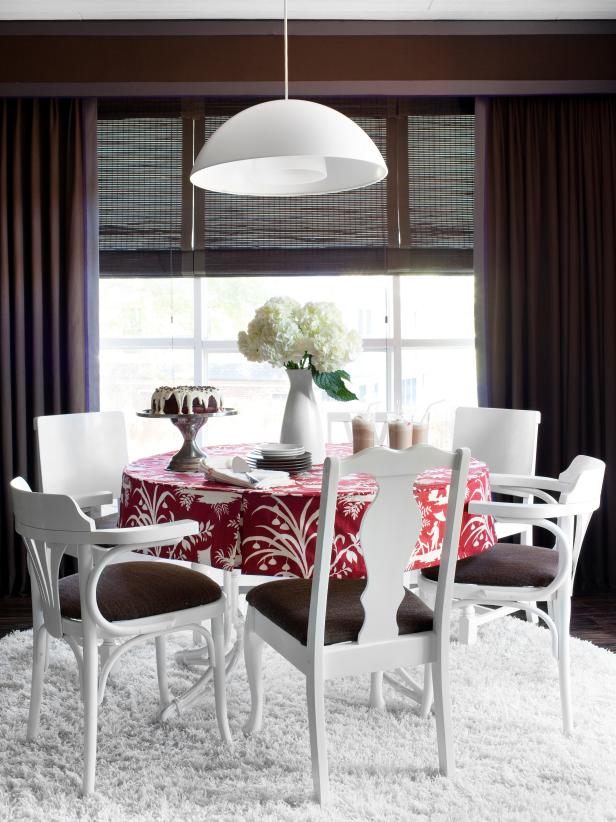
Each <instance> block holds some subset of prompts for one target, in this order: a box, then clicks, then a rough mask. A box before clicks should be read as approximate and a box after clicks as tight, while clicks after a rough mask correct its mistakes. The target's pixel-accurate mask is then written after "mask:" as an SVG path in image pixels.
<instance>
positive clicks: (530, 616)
mask: <svg viewBox="0 0 616 822" xmlns="http://www.w3.org/2000/svg"><path fill="white" fill-rule="evenodd" d="M531 530H532V529H531ZM527 544H528V545H532V542H529V543H527ZM528 604H529V605H535V606H536V605H537V603H536V602H529V603H528ZM526 621H527V622H532V623H533V625H538V624H539V617H538V616H537V614H533V612H532V611H526Z"/></svg>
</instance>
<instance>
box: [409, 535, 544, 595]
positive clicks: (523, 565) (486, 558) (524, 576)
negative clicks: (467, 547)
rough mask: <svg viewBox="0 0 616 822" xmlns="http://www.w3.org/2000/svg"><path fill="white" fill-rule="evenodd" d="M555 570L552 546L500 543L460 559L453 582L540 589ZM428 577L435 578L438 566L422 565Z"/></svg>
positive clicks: (425, 575) (424, 573) (423, 573)
mask: <svg viewBox="0 0 616 822" xmlns="http://www.w3.org/2000/svg"><path fill="white" fill-rule="evenodd" d="M557 570H558V553H557V552H556V551H553V550H552V549H551V548H536V547H535V546H533V545H512V544H510V543H508V542H499V543H497V544H496V545H495V546H494V547H493V548H491V549H490V550H489V551H484V552H483V553H482V554H475V556H473V557H467V558H466V559H461V560H459V562H458V564H457V565H456V582H460V583H467V584H474V585H501V586H505V587H513V588H520V587H527V586H528V587H533V588H543V587H545V586H546V585H549V584H550V582H552V580H553V579H554V577H555V576H556V572H557ZM421 573H422V575H423V576H424V577H426V578H427V579H432V580H436V579H437V578H438V566H436V567H434V568H424V569H423V570H422V572H421Z"/></svg>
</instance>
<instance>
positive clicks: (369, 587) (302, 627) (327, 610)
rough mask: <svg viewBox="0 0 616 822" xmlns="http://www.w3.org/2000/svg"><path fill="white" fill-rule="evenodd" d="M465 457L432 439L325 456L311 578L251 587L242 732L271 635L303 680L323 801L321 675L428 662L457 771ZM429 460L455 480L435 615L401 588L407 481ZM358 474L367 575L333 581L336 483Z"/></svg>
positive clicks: (411, 503) (253, 727) (413, 508)
mask: <svg viewBox="0 0 616 822" xmlns="http://www.w3.org/2000/svg"><path fill="white" fill-rule="evenodd" d="M469 457H470V455H469V452H468V450H467V449H459V450H458V451H457V452H456V453H455V454H452V453H449V452H446V451H440V450H438V449H436V448H433V447H431V446H428V445H423V446H417V447H414V448H409V449H407V450H406V451H392V450H390V449H384V448H371V449H368V450H366V451H363V452H361V453H359V454H356V455H354V456H351V457H348V458H346V459H342V460H340V459H337V458H333V457H328V458H327V459H326V460H325V464H324V470H323V484H322V490H321V507H320V514H319V527H318V534H317V544H316V553H315V565H314V573H313V578H312V580H305V579H293V580H281V581H278V582H273V583H266V584H265V585H261V586H259V587H257V588H254V589H253V590H252V591H250V592H249V593H248V596H247V602H248V610H247V614H246V625H245V638H244V654H245V660H246V669H247V672H248V681H249V684H250V691H251V697H252V707H251V712H250V717H249V719H248V721H247V723H246V725H245V731H246V733H253V732H256V731H258V730H259V729H260V727H261V722H262V712H263V683H262V679H261V654H262V649H263V644H264V642H267V643H268V644H269V645H271V646H272V647H273V648H274V649H275V650H276V651H278V653H280V654H281V655H282V656H284V657H285V658H286V659H288V660H289V661H290V662H291V663H292V664H293V665H294V666H295V667H296V668H298V669H299V670H300V671H301V672H302V673H303V674H304V675H305V677H306V694H307V702H308V726H309V732H310V751H311V758H312V776H313V783H314V792H315V796H316V798H317V800H318V801H320V802H321V803H322V804H324V803H326V802H327V800H328V797H329V776H328V765H327V743H326V736H325V716H324V692H323V688H324V681H325V680H327V679H333V678H335V677H339V676H348V675H357V674H360V673H362V672H371V673H372V672H373V671H381V670H390V669H394V668H398V667H400V666H401V665H409V666H416V665H424V666H426V667H428V670H430V669H429V666H431V675H432V677H433V680H434V695H435V704H436V708H435V713H436V729H437V739H438V755H439V768H440V771H441V773H443V774H445V775H448V774H451V773H452V772H453V769H454V753H453V739H452V730H451V715H450V713H451V712H450V696H449V673H448V648H449V617H450V610H451V586H452V582H453V576H454V571H455V565H456V559H457V549H458V542H459V535H460V524H461V518H462V508H463V504H464V495H465V490H466V479H467V473H468V464H469ZM434 467H445V468H450V469H452V479H451V486H450V493H449V502H448V505H447V521H446V532H445V539H444V543H443V552H442V560H441V566H440V575H439V581H438V591H437V597H436V605H435V608H434V612H433V611H432V610H431V609H429V608H428V607H427V606H426V605H425V604H424V603H423V602H422V601H421V600H420V599H419V598H418V597H417V596H415V595H414V594H413V593H412V592H411V591H409V590H407V589H406V588H405V587H404V584H403V579H404V569H405V567H406V565H407V563H408V559H409V554H410V552H411V551H412V548H413V545H415V542H416V540H417V537H418V535H419V531H420V529H421V512H420V510H419V508H418V505H417V502H416V500H415V498H414V496H413V493H412V488H413V484H414V481H415V479H416V477H417V475H418V474H420V473H421V472H423V471H426V470H428V469H429V468H434ZM357 473H361V474H369V475H372V476H373V477H374V479H375V480H376V483H377V485H378V491H377V495H376V497H375V499H374V501H373V502H372V503H371V504H370V506H369V508H368V510H367V511H366V513H365V515H364V518H363V520H362V525H361V529H360V541H361V546H362V552H363V555H364V559H365V562H366V569H367V580H361V579H359V580H345V579H331V580H330V577H329V572H330V557H331V546H332V542H333V539H334V522H335V512H336V493H337V489H338V482H339V480H340V478H342V477H345V476H347V475H348V474H357ZM452 546H453V549H452Z"/></svg>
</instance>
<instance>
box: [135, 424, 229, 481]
mask: <svg viewBox="0 0 616 822" xmlns="http://www.w3.org/2000/svg"><path fill="white" fill-rule="evenodd" d="M236 414H237V411H236V409H235V408H225V409H224V411H207V412H205V413H203V414H154V413H152V411H150V410H149V409H147V410H146V411H137V416H138V417H147V418H148V419H152V420H162V419H166V420H171V422H172V423H173V424H174V425H175V427H176V428H177V429H178V430H179V432H180V434H181V435H182V437H183V438H184V445H183V446H182V447H181V448H180V450H179V451H178V452H177V454H174V455H173V457H172V458H171V462H170V463H169V465H168V466H167V471H177V472H179V473H182V472H187V473H194V472H195V471H197V470H198V468H199V462H200V460H202V459H204V458H205V457H207V454H206V453H205V451H202V450H201V448H199V446H198V445H197V434H198V433H199V431H200V430H201V428H202V427H203V426H204V425H205V423H206V422H207V421H208V420H209V419H211V418H212V417H233V416H235V415H236Z"/></svg>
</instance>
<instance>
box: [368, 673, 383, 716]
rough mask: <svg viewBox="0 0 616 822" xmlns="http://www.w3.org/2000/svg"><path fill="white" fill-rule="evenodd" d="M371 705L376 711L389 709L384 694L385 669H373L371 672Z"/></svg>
mask: <svg viewBox="0 0 616 822" xmlns="http://www.w3.org/2000/svg"><path fill="white" fill-rule="evenodd" d="M370 707H371V708H374V709H375V710H376V711H386V710H387V705H386V703H385V697H384V696H383V671H373V673H371V674H370Z"/></svg>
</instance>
